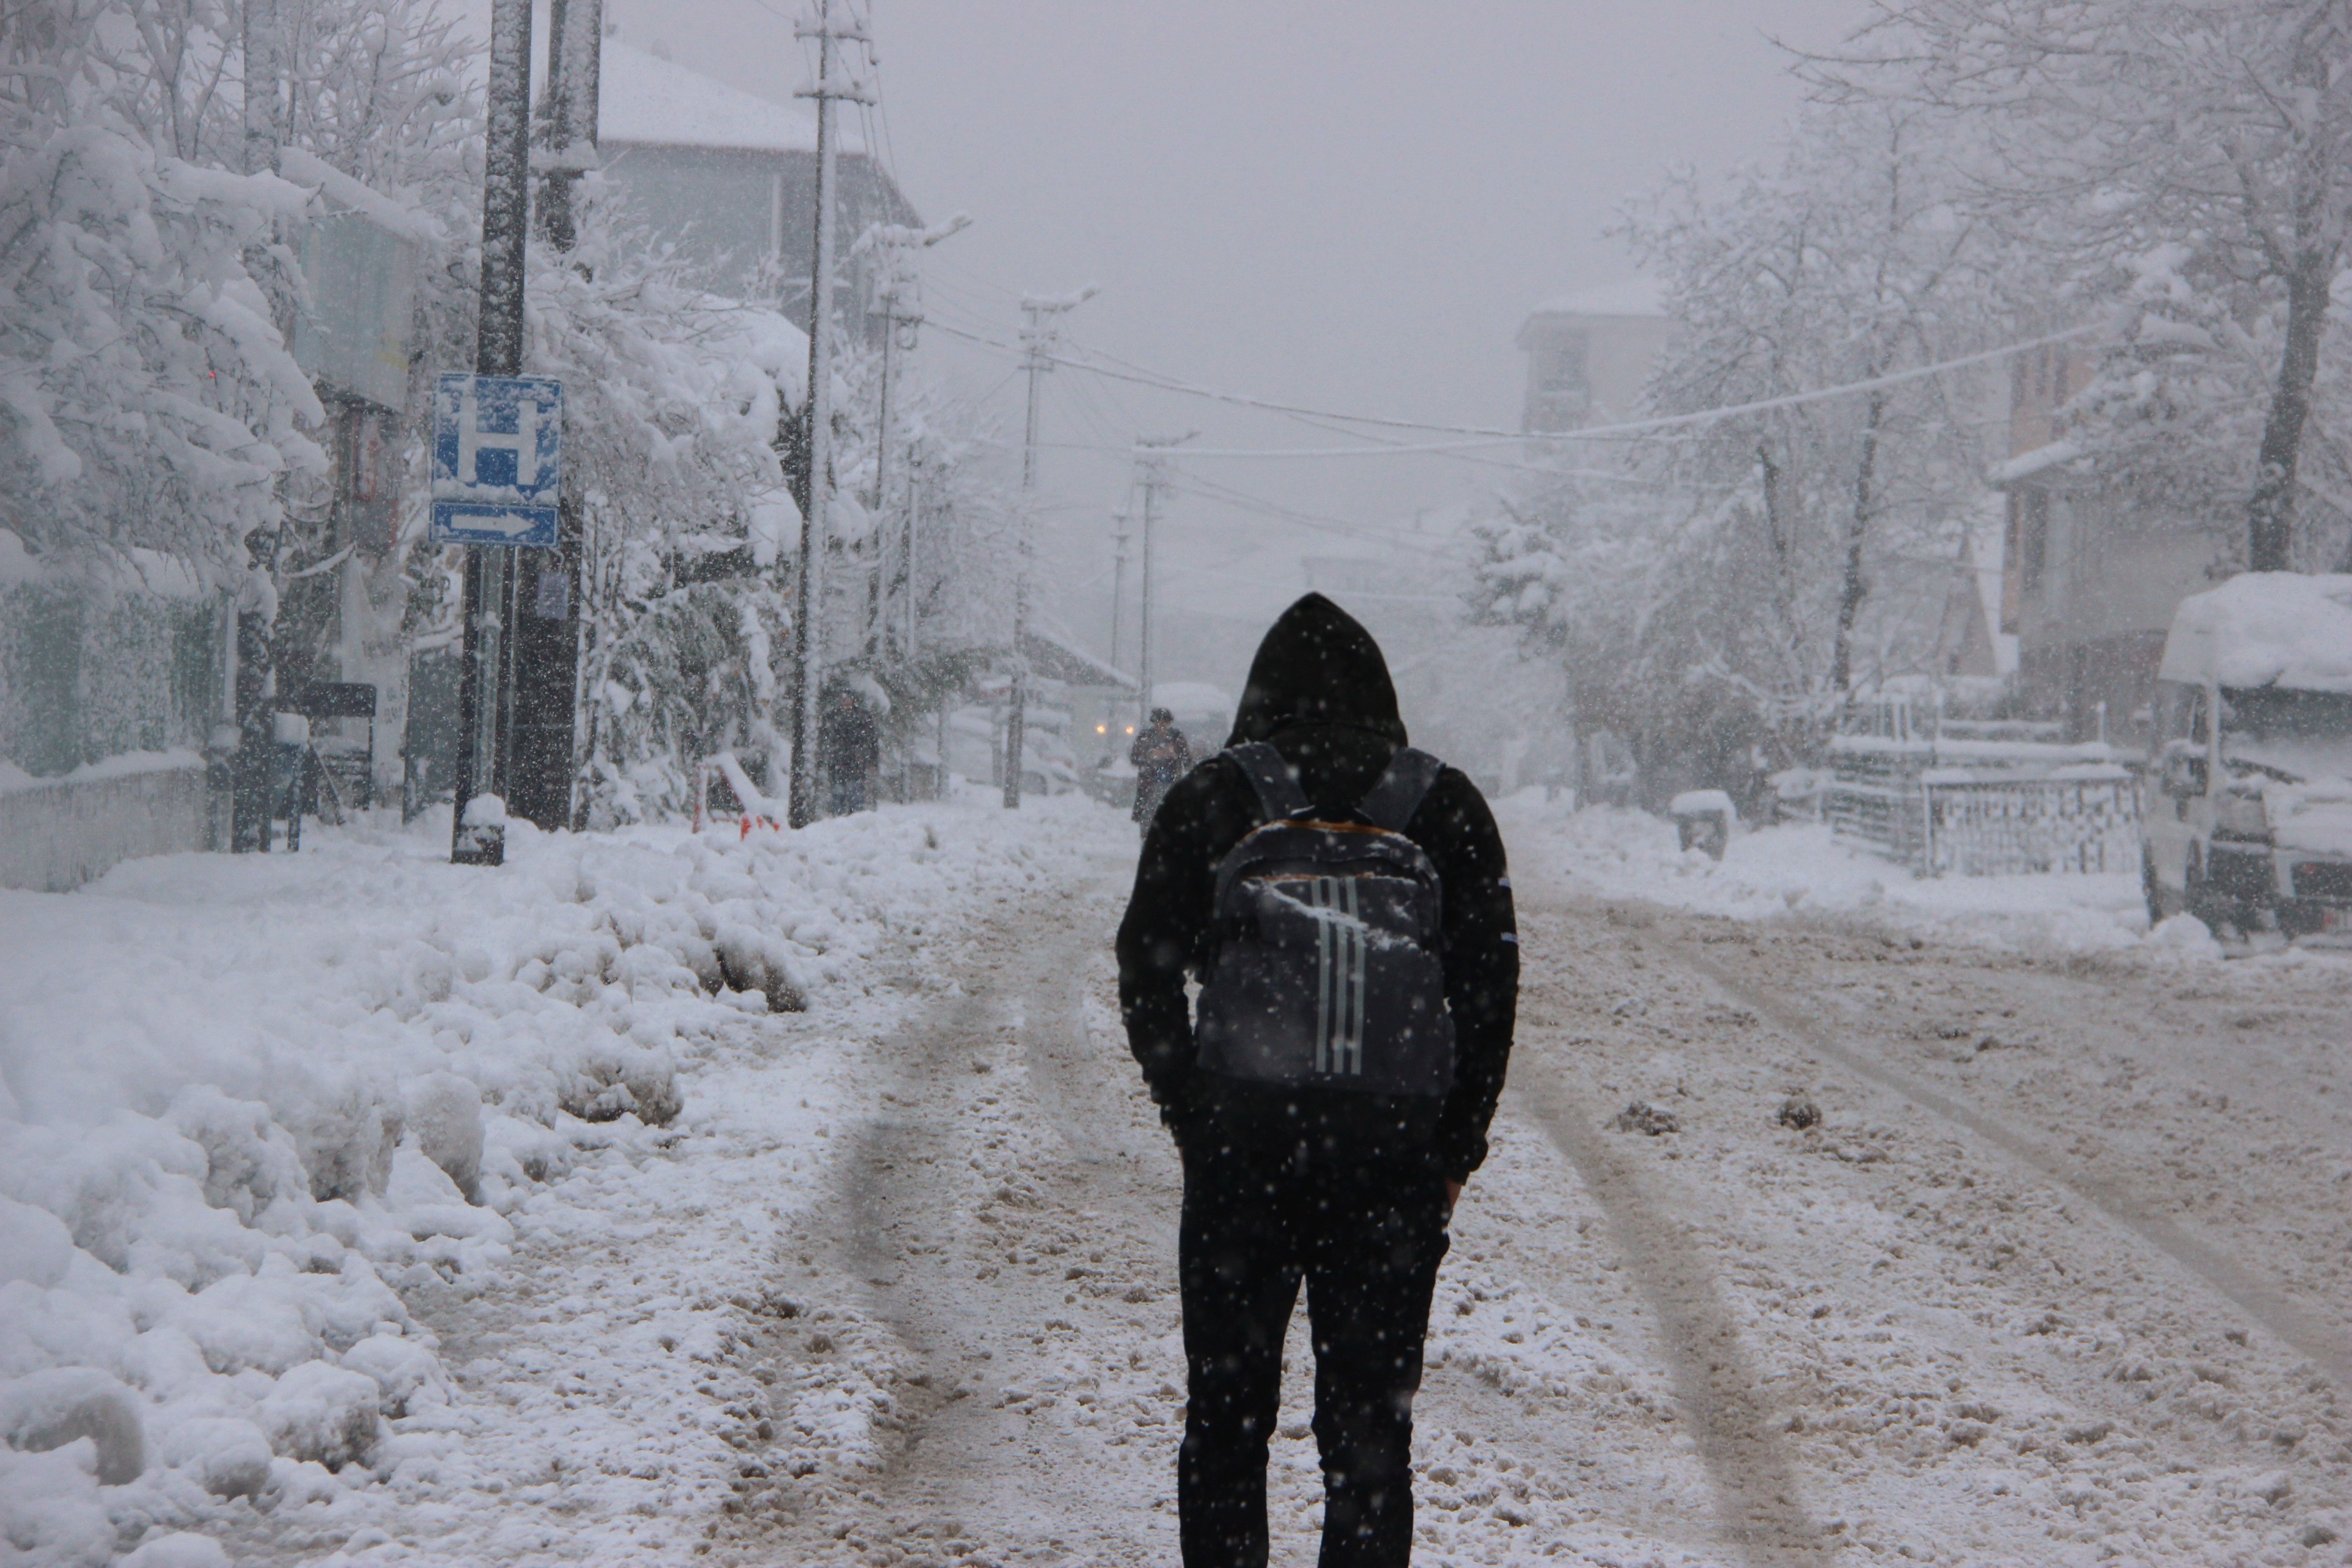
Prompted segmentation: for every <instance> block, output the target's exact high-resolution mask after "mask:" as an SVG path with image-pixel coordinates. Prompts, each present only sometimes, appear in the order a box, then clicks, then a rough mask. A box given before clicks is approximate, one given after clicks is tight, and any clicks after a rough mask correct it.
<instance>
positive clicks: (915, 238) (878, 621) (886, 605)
mask: <svg viewBox="0 0 2352 1568" xmlns="http://www.w3.org/2000/svg"><path fill="white" fill-rule="evenodd" d="M970 226H971V218H969V217H967V216H964V215H963V214H962V213H958V214H956V215H955V216H953V217H951V218H950V219H948V221H947V222H945V223H943V224H937V225H934V226H931V227H929V228H911V227H909V226H907V225H905V224H898V223H877V224H873V225H870V226H867V228H866V232H865V233H864V234H861V235H859V236H858V237H857V243H856V245H853V246H851V247H849V254H850V255H851V256H853V257H856V256H863V255H866V254H867V253H868V252H879V253H880V255H881V258H882V261H881V266H880V267H879V268H878V269H877V270H878V271H879V274H880V277H879V279H878V280H877V282H876V284H875V286H874V300H875V303H876V304H877V305H878V306H879V307H880V309H879V310H877V311H876V312H875V313H876V314H877V315H878V316H880V317H881V318H882V394H881V405H882V406H881V411H880V418H879V419H878V421H877V424H878V426H879V429H878V432H877V435H876V437H875V451H874V511H875V515H876V516H877V518H880V519H883V520H886V521H887V519H888V517H889V516H890V454H891V453H892V451H893V450H895V449H896V448H897V446H898V438H897V430H896V427H895V426H893V425H892V423H891V419H890V416H891V412H892V398H893V395H895V393H896V392H897V390H898V356H899V355H900V354H908V353H914V352H915V334H916V331H917V330H918V329H919V328H920V327H921V326H922V324H923V308H922V273H921V271H920V270H919V268H918V267H917V266H916V253H917V252H919V251H921V250H927V249H929V247H932V246H934V245H937V244H938V243H939V242H940V241H941V240H943V239H945V238H946V237H948V236H950V235H951V234H955V233H957V232H959V231H961V230H962V229H965V228H968V227H970ZM885 537H886V538H887V535H886V536H885ZM886 548H887V546H886ZM914 560H915V509H914V503H913V492H912V487H911V484H910V486H909V489H908V505H907V509H906V512H905V515H904V517H903V519H902V522H901V527H900V530H899V553H898V576H899V585H900V590H901V591H902V592H903V593H906V594H908V595H911V594H912V593H913V592H914V570H915V567H914ZM884 565H885V563H884V562H882V561H880V560H877V562H876V563H875V567H876V571H877V575H878V574H880V573H881V572H882V569H883V567H884ZM892 596H893V595H891V594H890V593H888V592H887V591H886V592H884V593H881V594H879V595H877V602H876V605H875V607H874V612H873V623H872V625H871V626H868V628H867V630H866V642H867V646H868V648H869V651H871V652H873V653H874V654H876V655H877V656H878V655H882V654H886V653H887V651H888V648H889V641H890V633H889V621H890V600H891V598H892ZM906 646H907V658H908V660H909V661H910V662H911V660H912V659H913V658H914V619H913V611H912V609H911V607H910V608H909V609H908V622H907V645H906Z"/></svg>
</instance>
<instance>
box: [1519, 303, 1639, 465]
mask: <svg viewBox="0 0 2352 1568" xmlns="http://www.w3.org/2000/svg"><path fill="white" fill-rule="evenodd" d="M1673 331H1674V323H1673V321H1671V320H1669V319H1668V317H1667V315H1666V312H1665V308H1664V304H1663V303H1662V302H1661V301H1660V300H1659V296H1658V286H1657V285H1656V284H1655V283H1654V282H1652V281H1650V280H1649V279H1633V281H1631V282H1628V283H1618V284H1613V285H1612V286H1610V287H1608V288H1605V289H1583V290H1581V291H1580V292H1577V293H1573V294H1562V295H1559V296H1557V297H1556V298H1553V299H1549V300H1544V301H1543V302H1542V303H1541V304H1539V305H1538V306H1537V307H1536V308H1535V309H1534V310H1530V311H1529V312H1528V319H1527V320H1526V321H1524V322H1523V323H1521V324H1520V327H1519V332H1518V337H1517V343H1518V346H1519V347H1520V349H1522V350H1523V351H1525V353H1527V356H1528V392H1527V403H1526V405H1525V407H1524V409H1523V410H1522V412H1521V414H1520V416H1519V428H1520V429H1522V430H1525V431H1527V432H1528V434H1529V435H1545V434H1549V433H1552V432H1555V431H1560V430H1578V429H1581V428H1583V427H1584V426H1588V425H1605V424H1608V423H1610V422H1611V421H1612V420H1618V419H1626V418H1631V417H1632V416H1633V411H1634V408H1635V407H1636V405H1638V404H1639V403H1640V402H1641V398H1642V388H1643V384H1645V383H1646V382H1647V381H1648V380H1649V377H1650V368H1651V366H1653V365H1654V364H1655V363H1657V359H1658V353H1659V351H1661V350H1662V349H1664V347H1665V346H1666V340H1667V338H1668V337H1669V336H1670V335H1671V333H1672V332H1673Z"/></svg>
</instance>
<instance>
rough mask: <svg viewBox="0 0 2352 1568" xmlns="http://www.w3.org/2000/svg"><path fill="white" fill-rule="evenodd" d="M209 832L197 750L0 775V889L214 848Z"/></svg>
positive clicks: (63, 884)
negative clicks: (61, 772)
mask: <svg viewBox="0 0 2352 1568" xmlns="http://www.w3.org/2000/svg"><path fill="white" fill-rule="evenodd" d="M212 837H213V820H212V811H211V796H210V792H209V791H208V790H207V789H206V787H205V761H204V759H203V758H202V757H200V756H198V755H197V754H196V753H194V752H147V753H143V754H141V753H134V754H132V755H131V756H124V757H110V758H108V759H106V760H105V761H104V762H100V763H89V765H87V766H85V767H81V768H77V769H76V770H74V772H72V773H68V774H67V775H66V776H65V777H63V778H56V779H23V778H21V777H20V778H19V779H18V780H17V781H16V782H15V783H10V782H8V781H6V780H5V779H0V888H25V889H31V890H32V891H35V892H42V893H63V892H68V891H70V890H71V889H75V888H79V887H80V886H81V885H82V884H83V883H84V882H87V881H89V880H90V879H92V878H94V877H100V876H103V875H104V874H105V873H106V871H107V870H108V869H109V868H111V867H113V866H116V865H119V864H120V863H121V862H122V861H125V860H130V859H135V858H138V857H139V856H142V855H169V854H173V853H174V852H176V851H179V850H185V849H205V848H209V847H212Z"/></svg>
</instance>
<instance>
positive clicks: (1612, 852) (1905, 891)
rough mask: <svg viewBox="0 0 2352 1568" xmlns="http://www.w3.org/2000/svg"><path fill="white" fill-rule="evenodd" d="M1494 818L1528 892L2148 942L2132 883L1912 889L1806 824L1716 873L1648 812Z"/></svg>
mask: <svg viewBox="0 0 2352 1568" xmlns="http://www.w3.org/2000/svg"><path fill="white" fill-rule="evenodd" d="M1495 816H1496V821H1497V822H1499V823H1500V824H1501V826H1502V829H1503V836H1504V839H1505V842H1506V843H1507V846H1508V847H1509V850H1510V855H1511V864H1512V871H1513V873H1514V875H1515V876H1516V877H1517V879H1518V880H1519V882H1520V883H1521V885H1522V886H1525V887H1544V886H1547V885H1549V888H1550V889H1552V890H1559V891H1573V892H1584V893H1591V894H1598V895H1600V896H1601V897H1604V898H1634V899H1647V900H1654V901H1655V902H1658V903H1663V904H1672V905H1674V906H1675V907H1677V908H1680V909H1687V910H1696V911H1698V912H1700V913H1703V914H1714V915H1726V916H1729V917H1730V918H1732V919H1734V920H1762V919H1764V918H1766V917H1768V916H1771V915H1783V914H1787V913H1789V912H1790V911H1791V910H1797V911H1801V912H1804V913H1808V914H1833V915H1853V914H1860V915H1865V916H1867V917H1868V918H1870V919H1871V920H1872V921H1874V922H1877V923H1880V924H1884V925H1886V926H1889V927H1892V928H1894V929H1896V930H1902V931H1915V932H1919V933H1926V932H1928V931H1934V932H1936V933H1937V934H1939V935H1946V936H1951V937H1956V938H1958V939H1959V940H1963V941H1977V942H1990V943H1992V944H1995V945H2000V946H2006V947H2020V948H2022V947H2052V948H2056V949H2059V950H2061V951H2065V952H2092V951H2098V950H2104V949H2110V948H2119V947H2127V946H2131V945H2134V944H2136V943H2137V942H2140V941H2141V940H2142V938H2143V937H2144V936H2145V935H2146V933H2147V909H2146V906H2145V903H2144V901H2143V900H2142V897H2141V893H2140V886H2139V879H2137V877H2131V876H2090V877H2073V876H2068V877H1952V878H1937V879H1914V878H1913V877H1912V876H1911V875H1910V873H1909V872H1907V871H1906V870H1905V869H1904V868H1902V867H1899V866H1895V865H1892V864H1889V863H1888V862H1886V861H1885V860H1881V859H1878V858H1875V857H1874V856H1871V855H1868V854H1864V853H1863V852H1862V851H1860V850H1858V849H1855V848H1854V847H1852V846H1851V845H1848V844H1846V843H1843V842H1842V841H1840V840H1839V839H1838V838H1836V837H1834V836H1833V835H1832V833H1831V832H1830V830H1829V828H1827V827H1826V826H1816V825H1810V824H1809V825H1802V826H1773V827H1766V828H1760V829H1758V830H1757V831H1755V832H1751V833H1745V834H1742V835H1740V836H1738V837H1735V838H1733V839H1732V840H1731V842H1730V845H1729V847H1727V849H1726V850H1725V852H1724V856H1723V858H1722V859H1721V860H1720V861H1717V860H1713V859H1710V858H1708V857H1707V856H1706V853H1705V852H1704V851H1703V850H1699V849H1688V850H1685V849H1684V848H1683V847H1681V843H1680V839H1679V837H1678V836H1677V834H1676V832H1675V826H1674V825H1673V824H1672V823H1670V822H1666V821H1664V820H1662V819H1660V818H1658V817H1654V816H1650V815H1648V814H1647V813H1645V812H1640V811H1634V810H1631V809H1627V808H1624V807H1618V806H1592V807H1589V808H1586V809H1584V810H1581V811H1577V810H1571V809H1570V807H1569V806H1568V805H1566V804H1565V803H1547V802H1546V801H1545V799H1544V793H1543V791H1541V790H1539V789H1529V790H1522V791H1520V792H1519V793H1518V794H1517V795H1511V796H1508V797H1507V798H1506V799H1504V800H1501V801H1498V802H1496V805H1495ZM2180 951H2186V950H2185V949H2184V950H2180Z"/></svg>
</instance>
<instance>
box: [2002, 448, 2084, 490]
mask: <svg viewBox="0 0 2352 1568" xmlns="http://www.w3.org/2000/svg"><path fill="white" fill-rule="evenodd" d="M2082 455H2083V447H2082V445H2081V444H2080V443H2079V442H2074V441H2050V442H2046V443H2044V444H2043V445H2042V446H2039V447H2034V448H2033V449H2032V451H2030V452H2020V453H2019V454H2018V455H2017V456H2016V457H2014V458H2011V459H2010V460H2009V461H2007V462H2006V463H1996V464H1995V465H1993V469H1992V472H1991V473H1990V475H1989V476H1987V477H1988V478H1989V479H1990V480H1991V481H1992V482H1993V483H1994V484H1996V485H2011V484H2015V483H2016V482H2017V481H2018V480H2020V479H2032V477H2033V476H2034V475H2036V474H2038V473H2041V472H2042V471H2043V470H2045V469H2048V468H2057V467H2058V466H2059V465H2061V464H2063V463H2071V462H2073V461H2074V459H2075V458H2079V457H2081V456H2082Z"/></svg>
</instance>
